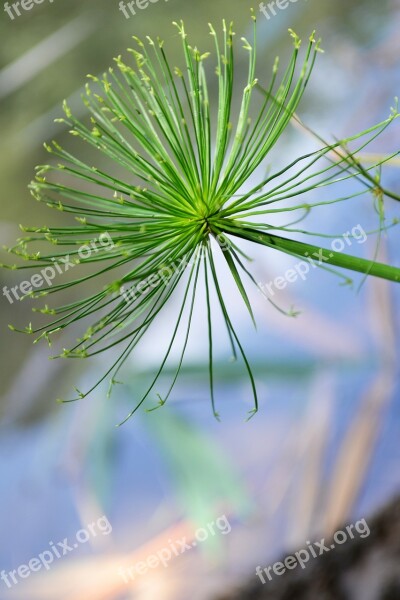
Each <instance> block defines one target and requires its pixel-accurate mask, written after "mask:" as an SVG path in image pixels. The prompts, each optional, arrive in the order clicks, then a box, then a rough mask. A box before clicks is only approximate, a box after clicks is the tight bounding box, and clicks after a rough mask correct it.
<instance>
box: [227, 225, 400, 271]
mask: <svg viewBox="0 0 400 600" xmlns="http://www.w3.org/2000/svg"><path fill="white" fill-rule="evenodd" d="M218 229H219V230H220V231H221V232H223V233H226V234H231V235H234V236H236V237H240V238H242V239H245V240H249V241H252V242H256V243H257V244H262V245H263V246H268V247H269V248H275V249H276V250H280V251H281V252H285V253H286V254H291V255H293V256H298V257H301V258H302V259H305V260H307V261H312V262H313V263H314V264H315V265H318V264H320V265H334V266H336V267H341V268H343V269H349V270H351V271H358V272H360V273H364V274H368V275H373V276H374V277H381V278H382V279H388V280H390V281H396V282H400V268H397V267H392V266H390V265H386V264H384V263H378V262H374V261H370V260H366V259H365V258H358V257H357V256H351V255H349V254H343V253H342V252H336V251H334V250H331V249H327V248H320V247H318V246H314V245H313V244H307V243H304V242H298V241H295V240H291V239H288V238H284V237H281V236H277V235H273V234H270V233H265V232H263V231H259V230H257V229H255V228H254V229H253V228H250V227H238V226H235V225H233V224H230V223H227V222H226V220H223V221H222V222H221V221H219V222H218Z"/></svg>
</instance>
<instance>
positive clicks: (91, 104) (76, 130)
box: [9, 16, 400, 418]
mask: <svg viewBox="0 0 400 600" xmlns="http://www.w3.org/2000/svg"><path fill="white" fill-rule="evenodd" d="M174 25H175V27H176V28H177V30H178V33H179V36H180V38H181V44H182V51H183V58H184V60H183V64H184V66H183V67H181V68H178V67H175V68H174V67H173V66H172V65H171V64H170V62H169V61H168V58H167V55H166V52H165V50H164V44H163V42H162V41H161V40H159V39H157V41H153V40H152V39H150V38H149V37H147V39H146V41H144V42H143V41H141V40H140V39H138V38H136V37H135V38H134V40H135V48H134V49H129V50H128V52H129V53H130V55H131V58H130V59H129V61H128V62H124V61H123V60H122V58H121V56H119V57H118V58H116V59H115V66H114V68H110V69H109V70H108V72H107V73H105V74H104V76H103V77H102V78H97V77H90V78H91V80H92V83H91V84H90V85H89V84H87V86H86V94H85V95H84V96H83V99H84V103H85V105H86V107H87V110H88V113H89V115H90V124H89V125H86V124H84V123H82V122H81V121H79V120H77V119H76V118H75V117H74V115H73V114H72V112H71V110H70V109H69V107H68V106H67V104H66V103H64V112H65V119H62V121H64V123H66V124H67V126H68V128H69V130H70V133H71V134H72V135H74V136H78V137H79V138H81V139H82V140H83V141H84V142H86V143H87V144H89V145H90V146H92V147H93V148H94V150H95V151H97V153H98V157H99V160H98V162H97V166H96V164H95V165H93V162H91V163H89V164H88V163H87V162H86V161H85V158H84V156H85V152H84V150H83V152H82V153H81V158H77V157H76V156H74V155H73V154H71V153H69V152H68V151H67V150H65V149H63V148H62V147H61V146H60V145H59V144H58V143H57V142H54V141H53V142H52V144H51V145H46V149H47V150H48V152H49V153H50V154H51V156H52V159H53V160H52V161H51V164H50V165H45V166H43V165H42V166H39V167H38V168H37V175H36V178H35V180H34V182H33V183H32V184H31V192H32V194H33V196H34V197H35V198H36V199H37V200H38V201H40V202H44V203H45V204H47V206H49V207H51V208H55V209H58V210H61V211H63V212H64V213H70V214H71V215H73V216H74V217H75V219H76V221H77V223H76V224H75V225H74V226H69V227H64V228H59V227H42V228H26V227H25V228H23V231H25V232H28V233H30V234H31V235H30V237H24V238H21V239H20V240H18V243H17V245H16V246H14V247H13V248H10V249H9V251H10V252H13V253H15V254H16V255H18V256H20V257H23V258H24V259H26V260H27V261H28V264H27V265H26V264H24V265H23V266H22V267H17V266H16V265H13V267H12V268H34V269H35V270H36V272H39V270H42V269H45V268H47V267H53V268H54V265H55V262H57V263H59V264H60V263H64V262H65V261H68V262H69V264H73V265H78V264H89V263H90V264H91V266H92V271H91V272H90V274H87V269H86V270H85V274H82V273H80V274H78V270H79V267H77V270H76V273H77V274H78V276H77V278H76V279H73V280H72V281H71V280H70V278H68V281H66V279H67V278H65V279H64V280H63V277H62V276H61V275H60V276H59V277H58V281H57V282H55V284H54V285H49V286H48V287H47V288H43V289H41V290H40V291H36V293H34V292H31V293H30V294H28V295H31V296H34V297H38V296H43V295H46V294H47V295H50V294H54V293H56V292H58V291H60V290H63V289H65V288H68V287H71V286H75V285H78V284H81V283H84V282H88V281H89V282H90V285H91V288H92V294H91V295H89V296H88V297H81V298H80V299H79V300H76V301H74V302H72V303H70V304H68V305H66V306H60V307H56V308H49V307H48V305H47V304H46V305H45V307H44V308H42V309H40V312H43V313H45V314H49V315H52V319H53V320H52V322H51V323H50V324H48V325H46V326H43V327H39V328H36V329H35V328H34V327H32V325H31V324H30V325H29V327H27V328H26V329H25V330H24V331H26V332H27V333H30V334H36V336H37V337H36V339H35V341H38V340H40V339H42V338H45V339H47V341H48V342H49V343H50V339H51V336H52V335H53V334H54V333H56V332H60V331H62V330H63V329H65V328H66V327H67V326H69V325H72V324H76V323H77V322H79V321H81V320H82V319H88V318H89V319H91V325H90V326H89V328H88V329H87V331H85V333H83V335H82V337H81V338H80V339H78V340H77V343H76V345H75V346H74V347H72V348H69V349H65V350H64V351H63V353H62V355H61V356H65V357H68V358H76V357H78V358H86V357H89V356H94V355H97V354H99V353H101V352H104V351H106V350H111V349H113V350H115V349H118V353H117V358H116V359H115V360H114V358H115V356H114V354H113V353H111V355H112V356H114V358H113V360H112V361H110V362H112V364H110V366H109V368H106V369H105V371H106V372H105V373H104V375H103V376H102V377H101V379H100V380H99V381H97V382H96V383H95V385H93V387H92V388H91V389H90V390H88V391H86V392H84V393H83V392H80V391H79V390H77V398H74V399H78V398H83V397H85V396H86V395H87V394H89V393H90V392H91V391H92V390H93V389H94V388H95V387H96V386H97V385H99V383H100V382H102V381H103V380H105V379H108V380H109V381H110V389H111V386H112V385H113V384H114V383H116V382H117V379H116V378H117V376H118V372H119V371H120V369H121V367H122V366H123V364H124V363H125V361H126V360H127V359H128V357H129V356H130V355H131V353H132V351H133V350H134V349H135V347H136V345H137V344H138V343H139V342H140V340H141V339H142V337H143V336H144V335H151V334H152V332H153V333H154V334H156V330H155V327H154V322H155V320H156V318H157V317H158V316H159V314H160V313H162V311H163V310H164V307H165V305H166V304H167V303H169V304H170V305H173V307H174V308H175V309H176V323H175V322H174V327H173V333H172V337H171V339H170V340H169V342H168V343H167V344H166V346H167V347H166V351H165V356H164V358H163V360H162V362H161V365H160V367H159V369H158V370H157V372H156V374H155V377H154V380H153V381H152V382H151V383H150V385H149V387H148V389H147V391H146V393H145V394H144V395H143V397H142V398H138V399H137V400H136V401H135V403H134V405H133V407H132V411H131V413H130V414H129V415H128V416H127V418H129V417H130V416H131V415H133V413H134V412H135V411H136V410H137V409H138V408H139V407H140V406H141V405H142V404H143V403H144V402H145V401H146V400H150V406H147V408H148V409H149V410H153V409H154V408H157V407H158V406H161V405H163V404H165V402H166V400H167V399H168V397H169V396H170V394H171V391H172V389H173V387H174V384H175V382H176V380H177V377H178V375H179V372H180V370H181V367H182V363H183V359H184V355H185V350H186V347H187V343H188V339H189V335H190V329H191V324H192V318H193V311H194V305H195V300H196V292H197V291H198V288H199V286H204V288H205V291H206V303H205V306H204V323H205V329H207V331H208V340H209V352H208V359H209V379H210V398H211V403H212V408H213V412H214V414H215V416H217V417H218V414H217V412H216V407H215V399H214V379H215V378H214V373H213V325H212V323H213V314H214V313H215V312H216V311H217V310H218V311H220V312H221V313H222V316H223V319H224V321H225V324H226V330H227V341H228V340H229V341H230V344H231V346H232V351H233V355H234V357H239V358H240V359H241V360H242V361H243V364H244V368H245V369H246V370H247V373H248V376H249V380H250V387H251V390H252V394H253V397H254V409H253V410H252V411H250V416H251V415H252V414H254V412H256V411H257V407H258V403H257V392H256V386H255V382H254V378H253V374H252V371H251V366H250V364H249V361H248V359H247V357H246V354H245V351H244V349H243V347H242V345H241V343H240V340H239V338H238V335H237V333H236V330H235V327H234V324H233V322H232V320H231V317H230V315H229V312H228V309H227V305H226V302H225V298H224V292H223V282H222V281H221V276H220V275H219V274H218V272H217V267H216V262H215V253H221V254H222V256H223V257H224V259H225V261H226V264H227V267H228V268H229V271H230V273H231V275H232V277H233V280H234V281H235V283H236V286H237V289H238V293H239V297H240V296H241V298H242V300H243V302H244V305H245V306H246V308H247V310H248V312H249V313H250V315H251V317H252V318H253V314H252V309H251V305H250V301H249V299H248V296H247V293H246V290H245V285H244V282H243V280H244V279H245V278H248V279H249V280H250V283H253V284H254V283H256V282H255V280H254V278H253V276H252V275H251V273H250V272H249V271H248V269H247V266H246V264H245V263H246V260H247V257H246V256H245V255H244V254H243V253H242V251H241V250H240V240H241V239H244V240H249V241H252V242H255V243H257V244H262V245H264V246H267V248H272V249H274V250H280V251H282V252H284V253H287V254H290V255H292V256H295V257H299V258H302V259H304V258H310V257H315V261H316V263H317V264H318V266H320V267H321V268H323V269H328V270H330V271H332V272H333V273H335V274H337V275H340V276H341V277H342V278H343V280H344V282H349V281H350V280H349V278H348V276H347V275H343V274H341V273H340V271H337V270H336V267H339V268H344V269H347V270H352V271H358V272H361V273H364V274H365V275H367V274H371V275H374V276H377V277H383V278H386V279H389V280H392V281H399V280H400V269H397V268H395V267H392V266H390V265H385V264H380V263H377V262H374V261H369V260H364V259H361V258H357V257H353V256H350V255H346V254H343V253H338V252H331V251H330V250H329V251H328V250H327V249H320V248H319V247H318V246H315V245H313V244H311V243H305V242H303V241H299V240H296V234H300V233H301V235H302V237H303V236H304V234H307V235H309V236H313V235H319V234H317V233H316V232H313V231H308V230H306V229H298V228H296V227H294V223H298V222H299V221H301V220H302V219H304V218H305V217H306V216H307V215H308V214H309V212H310V211H311V210H314V209H315V210H319V211H320V213H321V218H323V216H324V214H323V209H322V207H323V206H325V205H330V204H332V203H334V202H344V201H351V199H352V198H354V197H358V196H361V195H362V194H366V195H368V194H370V195H371V196H372V198H373V201H374V202H375V205H376V208H377V212H378V216H379V232H380V231H382V229H386V228H387V227H388V225H387V224H386V223H385V222H384V213H383V200H384V197H385V196H389V197H391V198H394V199H396V200H399V198H398V197H397V196H395V195H394V194H392V193H391V192H390V191H388V190H385V189H384V188H383V187H382V185H381V178H380V168H381V166H382V164H383V163H384V162H386V161H389V160H391V159H392V158H393V156H395V155H396V154H398V153H395V154H393V155H391V156H387V157H385V158H381V159H379V158H378V161H377V162H376V163H375V164H372V165H371V164H369V165H368V166H363V164H361V162H360V160H359V159H358V158H357V155H358V153H360V152H361V151H363V150H364V149H365V148H366V147H367V146H368V144H369V143H370V142H371V141H372V140H374V139H375V138H376V137H377V136H378V135H379V134H380V133H382V131H383V130H384V129H385V128H386V127H388V126H389V124H390V123H391V122H392V121H393V120H394V119H395V118H396V117H397V116H398V111H397V109H396V108H394V109H392V112H391V114H390V116H389V117H388V118H387V119H386V120H385V121H383V122H382V123H379V124H378V125H375V126H373V127H371V128H370V129H368V130H366V131H363V132H361V133H359V134H357V135H353V136H352V137H349V138H348V139H345V140H340V141H334V142H333V143H326V142H324V141H322V143H321V144H320V145H319V146H320V147H319V149H318V150H316V151H314V152H311V153H309V154H307V155H304V156H300V157H299V158H298V159H297V160H295V161H293V162H292V163H291V164H289V165H287V167H285V168H284V169H281V170H280V171H278V172H275V173H272V174H269V175H268V176H267V177H265V178H264V179H263V180H261V181H259V183H258V184H257V185H256V186H255V187H252V189H248V188H249V185H248V183H247V188H246V182H248V180H249V178H250V176H251V175H252V174H253V173H254V171H255V170H256V169H257V167H259V166H260V165H261V163H263V161H264V160H265V158H266V157H267V155H268V153H269V152H270V150H271V149H272V148H273V146H274V145H275V144H276V143H277V142H278V141H279V138H280V136H281V135H282V133H283V132H284V130H285V129H286V127H287V125H288V123H289V122H290V120H291V119H293V118H296V116H295V111H296V109H297V107H298V105H299V102H300V100H301V98H302V96H303V94H304V91H305V89H306V87H307V83H308V81H309V78H310V75H311V72H312V69H313V67H314V63H315V59H316V56H317V54H318V52H319V51H320V46H319V41H317V40H316V39H315V37H314V34H312V35H311V36H310V38H309V40H308V42H307V44H306V47H305V49H304V50H301V41H300V39H299V38H298V36H297V35H296V34H295V33H294V32H293V31H292V30H289V32H290V35H291V37H292V41H293V52H292V55H291V58H290V60H289V62H288V65H287V67H286V69H285V70H284V71H283V72H281V70H280V69H279V61H278V59H276V60H275V62H274V65H273V68H272V74H271V76H270V81H269V83H267V84H265V82H263V81H262V80H260V81H259V80H258V79H257V75H258V77H260V76H263V75H264V72H265V67H264V60H263V61H262V64H261V67H259V69H258V72H257V69H256V66H257V65H256V54H257V53H256V19H255V17H254V16H253V25H254V40H253V41H252V42H249V41H248V40H246V39H244V38H241V42H236V43H235V41H234V40H235V37H234V36H235V34H234V31H233V28H232V24H230V25H228V24H227V23H226V22H225V21H224V22H223V26H222V34H220V35H217V33H216V31H215V29H214V28H213V27H212V25H209V28H210V35H211V36H212V38H213V44H214V45H215V54H214V55H213V56H210V55H209V53H205V54H202V53H201V52H200V51H199V50H198V49H197V48H193V47H191V46H190V45H189V42H188V38H187V33H186V31H185V27H184V23H183V22H180V23H174ZM237 45H238V46H241V47H242V48H241V49H240V51H241V52H245V53H247V56H248V75H247V82H245V84H244V85H243V83H239V82H238V79H237V76H236V74H235V70H234V62H235V61H234V51H235V46H237ZM215 78H216V82H217V85H218V100H217V104H216V106H214V107H211V106H210V102H209V85H210V81H213V82H214V81H215ZM268 79H269V77H268ZM260 92H261V93H260ZM237 98H239V99H241V102H239V105H238V108H237V109H235V108H234V105H235V103H234V99H237ZM350 144H351V146H352V150H351V151H350V150H349V146H350ZM347 180H348V181H349V182H355V183H357V184H358V186H359V187H358V191H356V192H354V193H353V194H351V195H349V196H346V197H336V196H333V198H331V199H327V200H324V201H322V200H320V201H318V202H314V203H308V202H307V201H306V200H305V199H304V196H305V195H307V194H308V193H309V192H311V191H313V190H318V189H319V188H322V189H324V188H326V187H328V186H329V187H331V186H334V185H335V184H340V183H341V182H346V181H347ZM276 213H288V218H289V219H288V220H289V221H290V222H289V223H288V224H287V225H282V226H281V227H276V226H273V225H272V224H271V222H270V221H273V218H274V216H275V214H276ZM390 225H391V224H390ZM102 234H103V236H107V239H109V240H110V242H111V243H109V244H107V245H105V244H104V245H102V246H101V247H98V248H97V251H96V252H93V253H92V254H91V255H87V256H86V255H85V256H82V252H80V250H79V249H80V247H81V246H82V245H83V244H88V243H90V242H91V241H92V240H94V239H99V237H100V236H101V235H102ZM326 237H329V236H326ZM332 237H333V236H332ZM213 238H214V239H215V241H216V242H217V243H214V242H213V241H212V240H213ZM40 242H47V243H49V242H50V243H51V244H54V245H55V246H56V247H57V248H59V250H58V251H57V252H56V253H53V252H51V253H46V252H41V251H39V252H36V253H30V252H28V244H29V243H33V244H35V245H37V244H38V243H40ZM74 273H75V271H74ZM162 275H163V276H162ZM105 277H109V283H108V284H107V285H104V278H105ZM98 278H99V279H98ZM178 284H180V285H179V290H180V291H178V290H177V286H178ZM211 295H213V297H216V298H217V300H218V304H217V305H216V306H215V304H214V303H212V302H211V300H210V297H211ZM279 310H282V309H279ZM288 314H289V315H290V314H291V315H293V314H294V313H291V312H289V313H288ZM160 318H161V319H162V315H160ZM253 320H254V319H253ZM148 331H149V333H147V332H148ZM182 332H183V335H181V334H182ZM178 340H179V343H180V344H181V347H180V350H179V357H180V358H179V360H178V364H177V366H176V373H175V376H174V377H173V379H172V381H171V384H170V387H169V389H168V390H167V391H166V392H165V393H164V394H163V396H162V397H161V396H160V395H158V394H157V396H158V403H156V404H155V403H154V400H153V402H152V401H151V394H152V393H153V391H154V389H155V386H156V384H157V381H158V379H159V377H160V375H161V374H162V372H163V369H164V367H165V366H166V365H167V364H169V363H168V361H170V359H171V350H172V348H173V347H174V346H175V345H176V344H177V343H178ZM68 401H71V400H68Z"/></svg>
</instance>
